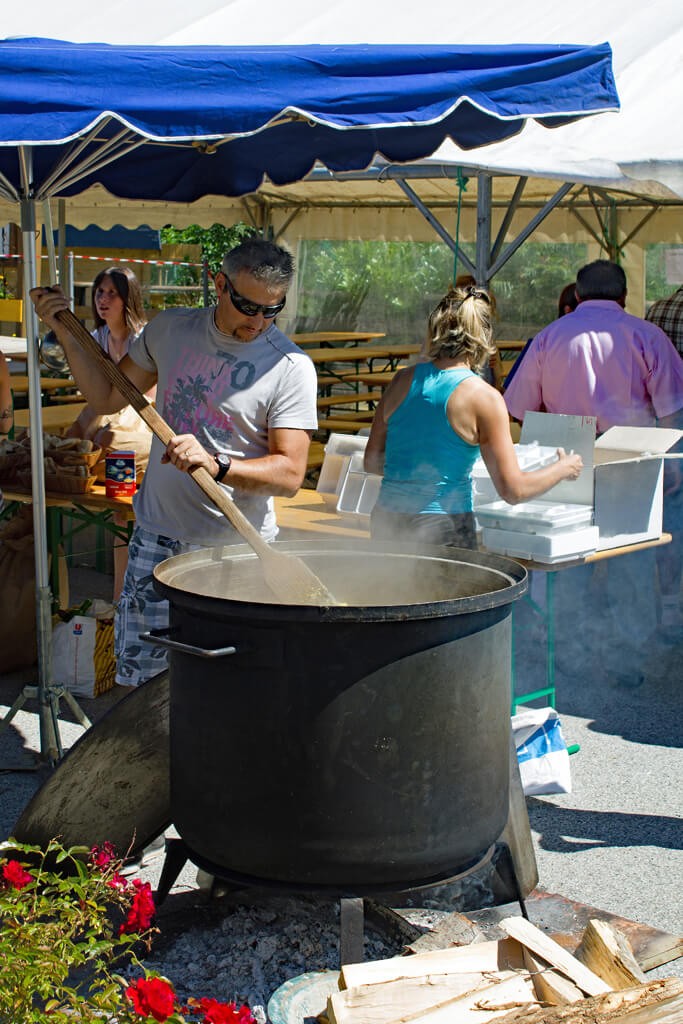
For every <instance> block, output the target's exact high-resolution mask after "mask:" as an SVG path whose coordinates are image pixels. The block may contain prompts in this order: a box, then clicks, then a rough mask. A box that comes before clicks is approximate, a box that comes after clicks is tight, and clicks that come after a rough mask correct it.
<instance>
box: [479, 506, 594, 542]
mask: <svg viewBox="0 0 683 1024" xmlns="http://www.w3.org/2000/svg"><path fill="white" fill-rule="evenodd" d="M476 514H477V519H478V520H479V521H480V523H481V525H482V527H485V526H488V527H493V528H494V529H499V530H521V531H522V532H523V533H540V534H547V533H555V532H556V531H558V530H577V529H582V528H584V527H586V526H590V525H591V523H592V519H593V509H592V508H591V506H590V505H570V504H567V503H564V504H563V503H561V502H556V501H543V500H542V499H540V498H535V499H533V500H532V501H524V502H521V503H520V504H519V505H509V504H508V503H507V501H503V500H502V499H499V500H498V501H494V502H491V503H490V504H488V505H479V506H478V507H477V510H476Z"/></svg>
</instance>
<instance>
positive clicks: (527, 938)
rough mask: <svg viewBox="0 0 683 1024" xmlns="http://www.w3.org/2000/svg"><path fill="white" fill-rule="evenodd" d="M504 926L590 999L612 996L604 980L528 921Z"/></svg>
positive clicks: (507, 921)
mask: <svg viewBox="0 0 683 1024" xmlns="http://www.w3.org/2000/svg"><path fill="white" fill-rule="evenodd" d="M500 926H501V928H502V929H503V931H504V932H505V933H506V934H507V935H510V936H512V938H514V939H517V941H518V942H521V943H522V945H523V946H526V947H527V949H530V950H531V952H532V953H535V954H536V956H540V957H542V958H543V959H544V960H547V962H548V963H549V964H551V965H552V966H553V967H556V968H557V970H559V971H561V972H562V974H565V975H566V976H567V977H568V978H569V980H570V981H573V982H574V984H575V985H578V987H579V988H580V989H581V991H582V992H585V993H586V995H589V996H597V995H600V994H601V993H603V992H609V990H610V986H609V985H608V984H607V983H606V982H605V981H603V980H602V978H599V977H598V976H597V974H594V973H593V971H591V970H589V968H588V967H585V966H584V965H583V964H582V963H581V962H580V961H579V960H577V959H576V958H575V957H573V956H572V955H571V953H568V952H567V950H566V949H563V948H562V946H560V945H559V944H558V943H557V942H555V941H554V940H553V939H551V938H550V937H549V936H548V935H546V934H545V933H544V932H542V931H541V929H540V928H537V927H536V925H533V924H532V923H531V921H527V920H525V919H524V918H523V917H506V918H505V919H504V920H502V921H501V922H500Z"/></svg>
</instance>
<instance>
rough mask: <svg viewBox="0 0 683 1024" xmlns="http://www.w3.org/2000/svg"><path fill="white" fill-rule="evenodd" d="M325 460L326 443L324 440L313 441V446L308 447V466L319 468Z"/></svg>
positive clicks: (308, 467) (309, 468) (309, 467)
mask: <svg viewBox="0 0 683 1024" xmlns="http://www.w3.org/2000/svg"><path fill="white" fill-rule="evenodd" d="M324 461H325V445H324V444H323V442H322V441H311V446H310V448H309V449H308V461H307V463H306V468H307V469H308V470H311V469H319V468H320V466H322V464H323V462H324Z"/></svg>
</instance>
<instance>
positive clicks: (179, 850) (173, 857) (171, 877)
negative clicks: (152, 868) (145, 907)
mask: <svg viewBox="0 0 683 1024" xmlns="http://www.w3.org/2000/svg"><path fill="white" fill-rule="evenodd" d="M188 860H189V856H188V850H187V847H186V846H185V843H184V842H183V840H182V839H167V840H166V859H165V860H164V866H163V868H162V869H161V875H160V877H159V884H158V885H157V890H156V893H155V898H156V904H157V906H160V905H161V904H162V903H163V902H164V900H165V899H166V897H167V896H168V894H169V892H170V891H171V889H172V888H173V884H174V882H175V880H176V879H177V877H178V875H179V874H180V872H181V871H182V870H183V868H184V867H185V865H186V864H187V862H188Z"/></svg>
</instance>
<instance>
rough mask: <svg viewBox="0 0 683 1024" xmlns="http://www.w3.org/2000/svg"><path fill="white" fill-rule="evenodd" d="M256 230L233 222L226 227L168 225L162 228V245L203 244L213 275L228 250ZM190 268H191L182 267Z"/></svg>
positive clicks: (249, 236)
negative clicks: (180, 226)
mask: <svg viewBox="0 0 683 1024" xmlns="http://www.w3.org/2000/svg"><path fill="white" fill-rule="evenodd" d="M255 234H256V231H255V230H254V228H252V227H250V226H249V225H248V224H242V223H239V224H232V225H230V227H224V226H223V225H222V224H212V226H211V227H210V228H202V227H200V226H199V225H198V224H191V225H190V227H188V228H174V227H172V226H171V225H168V226H167V227H165V228H162V229H161V244H162V245H183V244H187V245H201V247H202V260H206V262H207V264H208V267H209V272H210V273H211V274H212V275H213V274H216V273H217V272H218V271H219V270H220V269H221V263H222V261H223V257H224V256H225V254H226V252H228V251H229V250H230V249H234V247H235V246H236V245H239V243H240V242H243V241H244V239H245V238H251V236H252V235H255ZM181 269H185V270H190V269H191V268H189V267H188V268H181ZM177 283H178V284H190V283H193V282H190V281H180V280H178V282H177Z"/></svg>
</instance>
